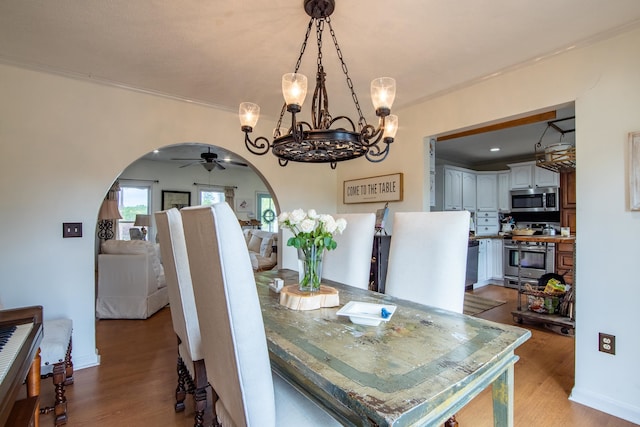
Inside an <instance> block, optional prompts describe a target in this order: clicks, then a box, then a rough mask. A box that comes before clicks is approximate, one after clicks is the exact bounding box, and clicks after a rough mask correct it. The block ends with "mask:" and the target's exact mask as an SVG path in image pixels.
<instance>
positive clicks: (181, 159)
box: [171, 157, 202, 162]
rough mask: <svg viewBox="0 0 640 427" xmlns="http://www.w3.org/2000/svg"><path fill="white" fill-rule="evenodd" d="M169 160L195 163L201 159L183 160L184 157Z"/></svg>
mask: <svg viewBox="0 0 640 427" xmlns="http://www.w3.org/2000/svg"><path fill="white" fill-rule="evenodd" d="M171 160H180V161H183V162H188V161H194V162H195V161H200V160H202V159H185V158H184V157H183V158H178V157H174V158H172V159H171Z"/></svg>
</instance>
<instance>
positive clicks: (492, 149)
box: [489, 147, 500, 151]
mask: <svg viewBox="0 0 640 427" xmlns="http://www.w3.org/2000/svg"><path fill="white" fill-rule="evenodd" d="M489 151H500V149H499V148H498V147H493V148H490V149H489Z"/></svg>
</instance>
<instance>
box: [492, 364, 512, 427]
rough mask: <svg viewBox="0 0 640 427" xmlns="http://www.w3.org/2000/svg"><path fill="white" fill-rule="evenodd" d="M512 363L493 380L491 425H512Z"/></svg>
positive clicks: (498, 426) (500, 426) (509, 426)
mask: <svg viewBox="0 0 640 427" xmlns="http://www.w3.org/2000/svg"><path fill="white" fill-rule="evenodd" d="M513 376H514V375H513V364H511V365H509V367H507V369H505V371H504V372H503V373H502V374H500V376H499V377H498V378H496V380H495V381H494V382H493V386H492V395H493V425H494V427H513Z"/></svg>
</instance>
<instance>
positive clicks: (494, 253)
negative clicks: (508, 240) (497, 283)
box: [491, 239, 504, 280]
mask: <svg viewBox="0 0 640 427" xmlns="http://www.w3.org/2000/svg"><path fill="white" fill-rule="evenodd" d="M491 258H492V262H491V265H492V267H493V273H492V274H491V278H492V279H495V280H503V279H504V271H503V268H502V262H503V240H502V239H491Z"/></svg>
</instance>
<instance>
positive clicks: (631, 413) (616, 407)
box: [569, 387, 640, 424]
mask: <svg viewBox="0 0 640 427" xmlns="http://www.w3.org/2000/svg"><path fill="white" fill-rule="evenodd" d="M569 400H571V401H573V402H576V403H579V404H581V405H585V406H588V407H590V408H593V409H597V410H598V411H602V412H605V413H607V414H610V415H613V416H614V417H618V418H622V419H623V420H627V421H629V422H632V423H634V424H640V408H638V407H637V406H632V405H628V404H626V403H624V402H620V401H617V400H613V399H611V398H609V397H607V396H604V395H602V394H599V393H593V392H591V391H588V390H583V389H579V388H578V387H574V388H573V390H571V395H570V396H569Z"/></svg>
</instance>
